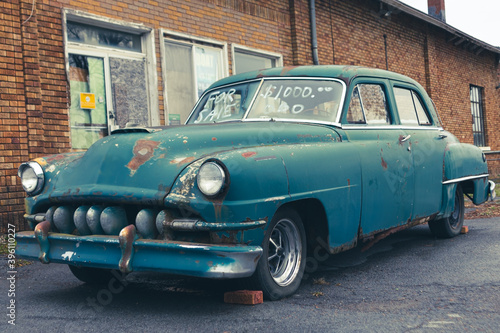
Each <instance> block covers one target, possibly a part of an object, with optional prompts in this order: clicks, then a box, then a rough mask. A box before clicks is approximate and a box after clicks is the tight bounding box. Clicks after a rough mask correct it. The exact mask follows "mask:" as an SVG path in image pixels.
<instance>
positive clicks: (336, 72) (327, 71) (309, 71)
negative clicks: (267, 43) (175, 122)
mask: <svg viewBox="0 0 500 333" xmlns="http://www.w3.org/2000/svg"><path fill="white" fill-rule="evenodd" d="M300 76H303V77H324V78H338V79H341V80H343V81H344V82H345V83H347V84H348V83H349V82H350V81H352V80H353V79H354V78H356V77H358V76H364V77H375V78H384V79H391V80H397V81H403V82H408V83H411V84H414V85H416V86H420V84H418V83H417V82H416V81H415V80H413V79H411V78H409V77H407V76H405V75H402V74H398V73H395V72H391V71H386V70H383V69H377V68H369V67H360V66H340V65H315V66H290V67H274V68H269V69H262V70H257V71H252V72H246V73H241V74H236V75H233V76H229V77H226V78H224V79H221V80H219V81H217V82H215V83H214V84H212V86H210V88H213V87H216V86H222V85H226V84H232V83H235V82H240V81H246V80H251V79H258V78H263V77H300Z"/></svg>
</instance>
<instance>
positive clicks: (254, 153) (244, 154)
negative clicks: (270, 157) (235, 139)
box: [241, 151, 257, 158]
mask: <svg viewBox="0 0 500 333" xmlns="http://www.w3.org/2000/svg"><path fill="white" fill-rule="evenodd" d="M255 155H257V153H256V152H254V151H248V152H246V153H243V154H241V156H243V157H244V158H249V157H252V156H255Z"/></svg>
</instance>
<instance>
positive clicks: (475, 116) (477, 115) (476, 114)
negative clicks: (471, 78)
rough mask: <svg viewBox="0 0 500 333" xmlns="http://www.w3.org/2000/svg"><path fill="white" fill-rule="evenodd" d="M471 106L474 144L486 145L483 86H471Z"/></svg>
mask: <svg viewBox="0 0 500 333" xmlns="http://www.w3.org/2000/svg"><path fill="white" fill-rule="evenodd" d="M470 108H471V113H472V133H473V135H474V144H475V145H476V146H478V147H484V146H486V138H485V132H484V116H483V88H481V87H477V86H473V85H471V86H470Z"/></svg>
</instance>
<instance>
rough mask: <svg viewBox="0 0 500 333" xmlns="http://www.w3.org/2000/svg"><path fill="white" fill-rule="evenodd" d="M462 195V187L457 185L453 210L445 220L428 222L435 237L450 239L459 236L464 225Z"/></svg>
mask: <svg viewBox="0 0 500 333" xmlns="http://www.w3.org/2000/svg"><path fill="white" fill-rule="evenodd" d="M464 210H465V207H464V194H463V192H462V187H461V186H460V184H457V190H456V191H455V209H454V210H453V213H451V215H450V216H449V217H447V218H444V219H438V220H434V221H430V222H429V228H430V229H431V232H432V233H433V234H434V236H436V237H440V238H452V237H455V236H457V235H458V234H460V231H461V230H462V226H463V224H464Z"/></svg>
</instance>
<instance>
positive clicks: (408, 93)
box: [393, 82, 447, 219]
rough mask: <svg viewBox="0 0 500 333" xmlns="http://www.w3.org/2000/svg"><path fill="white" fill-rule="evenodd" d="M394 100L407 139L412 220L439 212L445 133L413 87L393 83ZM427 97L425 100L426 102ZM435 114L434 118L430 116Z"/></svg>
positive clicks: (417, 90) (423, 96)
mask: <svg viewBox="0 0 500 333" xmlns="http://www.w3.org/2000/svg"><path fill="white" fill-rule="evenodd" d="M393 92H394V100H395V104H396V108H397V110H398V114H399V118H400V122H401V126H402V129H403V130H404V131H405V135H406V137H408V143H409V145H410V149H411V153H412V156H413V157H412V159H413V166H414V172H415V203H414V208H413V219H418V218H423V217H427V216H431V215H432V214H435V213H437V212H439V210H440V206H441V196H442V180H443V159H444V151H445V148H446V144H447V139H446V137H447V136H446V132H444V131H443V129H442V128H441V125H440V123H439V121H438V119H437V117H436V116H435V114H434V113H433V112H430V111H431V110H430V108H431V107H432V106H431V105H428V104H427V103H425V102H424V101H425V100H428V101H429V102H430V100H429V98H428V97H427V96H425V95H424V93H422V92H421V91H420V89H418V88H417V87H415V86H412V85H409V84H404V83H402V82H395V83H394V84H393ZM426 97H427V98H426ZM433 114H434V116H433Z"/></svg>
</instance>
